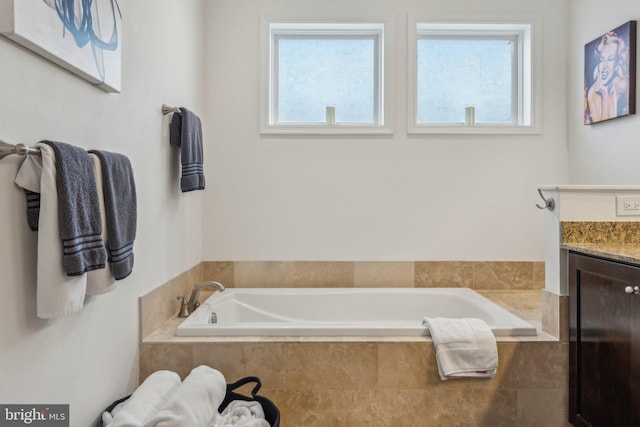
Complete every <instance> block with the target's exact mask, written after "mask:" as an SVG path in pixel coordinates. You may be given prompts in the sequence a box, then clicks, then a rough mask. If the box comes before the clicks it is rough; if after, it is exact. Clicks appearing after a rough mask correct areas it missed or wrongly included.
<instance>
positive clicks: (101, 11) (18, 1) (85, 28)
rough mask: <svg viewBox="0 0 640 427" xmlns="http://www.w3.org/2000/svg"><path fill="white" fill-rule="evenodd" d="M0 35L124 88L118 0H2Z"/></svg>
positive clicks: (107, 86) (95, 80)
mask: <svg viewBox="0 0 640 427" xmlns="http://www.w3.org/2000/svg"><path fill="white" fill-rule="evenodd" d="M0 34H3V35H5V36H6V37H8V38H10V39H11V40H14V41H15V42H17V43H19V44H21V45H22V46H24V47H26V48H28V49H30V50H32V51H33V52H36V53H37V54H39V55H41V56H43V57H45V58H47V59H48V60H50V61H51V62H53V63H55V64H57V65H59V66H61V67H62V68H64V69H66V70H68V71H70V72H72V73H74V74H76V75H78V76H80V77H82V78H84V79H86V80H87V81H89V82H90V83H92V84H93V85H95V86H98V87H99V88H101V89H103V90H105V91H107V92H120V90H121V58H122V16H121V13H120V7H119V5H118V1H117V0H0Z"/></svg>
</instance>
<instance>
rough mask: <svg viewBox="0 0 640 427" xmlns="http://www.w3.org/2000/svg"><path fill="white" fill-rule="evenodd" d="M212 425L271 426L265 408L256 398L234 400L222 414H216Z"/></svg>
mask: <svg viewBox="0 0 640 427" xmlns="http://www.w3.org/2000/svg"><path fill="white" fill-rule="evenodd" d="M209 426H210V427H270V426H269V422H268V421H267V420H266V419H265V418H264V409H263V408H262V405H261V404H260V402H256V401H255V400H249V401H246V400H234V401H233V402H231V403H229V405H227V407H226V408H224V410H223V411H222V413H221V414H216V415H215V416H214V418H213V421H212V422H211V424H210V425H209Z"/></svg>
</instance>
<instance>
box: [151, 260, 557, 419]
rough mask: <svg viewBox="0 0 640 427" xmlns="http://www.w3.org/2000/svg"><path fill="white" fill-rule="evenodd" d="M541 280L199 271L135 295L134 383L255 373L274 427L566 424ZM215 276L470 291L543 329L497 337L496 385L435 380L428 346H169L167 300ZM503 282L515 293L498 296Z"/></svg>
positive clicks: (494, 269)
mask: <svg viewBox="0 0 640 427" xmlns="http://www.w3.org/2000/svg"><path fill="white" fill-rule="evenodd" d="M543 276H544V266H543V265H542V263H529V262H498V263H491V262H415V263H413V262H337V263H335V262H297V261H296V262H205V263H202V264H201V265H199V266H196V267H194V269H192V270H191V271H189V272H187V273H185V274H183V275H181V276H180V277H178V278H176V279H174V280H172V281H171V282H169V283H167V284H166V285H164V286H162V287H161V288H159V289H157V290H155V291H153V292H152V293H150V294H148V295H146V296H144V297H143V298H141V318H142V330H143V331H145V333H144V334H143V335H142V336H143V341H142V343H141V350H140V380H141V381H142V380H144V379H145V378H146V377H147V376H148V375H149V374H150V373H152V372H154V371H156V370H158V369H171V370H175V371H176V372H178V373H179V374H180V375H182V376H183V377H184V376H185V375H186V374H188V372H189V371H190V370H191V368H192V367H194V366H197V365H199V364H203V363H204V364H208V365H210V366H214V367H216V368H217V369H219V370H220V371H221V372H223V373H224V375H225V376H226V378H227V379H228V381H233V380H235V379H237V378H239V377H242V376H245V375H257V376H259V377H260V378H261V379H262V381H263V389H262V390H263V392H264V394H265V395H266V396H268V397H270V398H271V399H273V400H274V401H275V402H276V404H277V405H278V406H279V407H280V409H281V411H282V423H281V425H282V426H283V427H299V426H305V427H307V426H308V427H313V426H323V427H326V426H344V427H358V426H367V427H370V426H385V427H388V426H407V427H413V426H423V425H424V426H474V427H476V426H492V427H493V426H539V425H553V426H565V425H568V424H567V422H566V421H565V420H566V419H567V398H566V389H567V387H566V377H567V374H566V366H567V363H566V357H567V356H566V355H567V351H566V343H560V342H558V341H557V340H556V339H554V338H553V337H552V336H550V335H548V334H546V333H544V332H541V331H540V329H541V325H542V319H541V300H540V289H541V288H542V287H543V286H544V277H543ZM213 279H215V280H218V281H221V282H222V283H224V284H225V285H226V286H232V287H233V286H235V287H261V286H265V287H274V286H287V287H314V286H336V287H338V286H340V287H344V286H347V287H349V286H353V287H373V286H380V287H394V286H396V287H413V286H416V287H426V286H432V287H442V286H445V284H448V285H449V286H459V287H463V286H464V287H472V288H475V289H477V290H478V291H479V292H480V293H481V294H482V295H484V296H486V297H488V298H490V299H491V300H493V301H494V302H496V303H498V304H500V305H502V306H504V307H505V308H507V309H509V310H510V311H513V312H514V313H515V314H517V315H518V316H520V317H522V318H523V319H524V320H526V321H528V322H529V323H532V324H533V325H535V326H536V327H537V328H538V329H539V331H540V332H539V335H538V336H537V337H527V338H526V339H525V338H501V339H500V340H499V342H498V352H499V358H500V367H499V369H498V374H497V376H496V377H495V378H493V379H490V380H470V379H463V380H452V381H441V380H440V379H439V377H438V373H437V366H436V362H435V354H434V350H433V344H432V342H431V340H430V339H429V338H428V337H417V338H410V337H375V338H372V337H331V338H328V337H324V338H323V337H307V338H301V337H279V338H259V337H243V338H200V337H176V336H175V334H174V332H175V327H176V326H177V324H178V323H180V321H181V319H176V318H171V319H170V317H172V316H174V315H175V312H176V311H177V309H178V304H177V301H176V299H175V297H176V295H179V294H182V295H186V294H187V293H188V290H189V289H190V287H192V286H193V285H194V284H196V283H199V282H200V281H203V280H213ZM492 280H493V281H494V282H493V283H495V285H493V286H492V285H490V283H491V281H492ZM509 283H511V284H512V285H514V286H513V287H511V289H516V290H505V289H509V286H508V284H509ZM492 287H494V288H495V289H491V288H492ZM205 297H206V296H205V295H203V296H202V298H205ZM160 298H162V299H163V301H159V299H160ZM170 306H173V309H171V307H170ZM149 310H152V311H155V312H156V314H153V315H152V314H150V313H149ZM159 312H162V314H161V315H160V314H158V313H159ZM163 316H164V319H169V320H167V321H165V322H164V323H163V322H162V319H161V318H162V317H163ZM158 326H160V327H158ZM151 331H153V332H151Z"/></svg>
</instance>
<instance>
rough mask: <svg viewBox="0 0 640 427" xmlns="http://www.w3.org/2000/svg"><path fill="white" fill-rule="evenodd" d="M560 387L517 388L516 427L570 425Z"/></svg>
mask: <svg viewBox="0 0 640 427" xmlns="http://www.w3.org/2000/svg"><path fill="white" fill-rule="evenodd" d="M565 396H566V393H565V392H564V390H562V389H551V390H550V389H523V390H518V427H540V426H554V427H570V426H571V424H570V423H569V420H568V413H567V411H566V408H567V402H566V397H565Z"/></svg>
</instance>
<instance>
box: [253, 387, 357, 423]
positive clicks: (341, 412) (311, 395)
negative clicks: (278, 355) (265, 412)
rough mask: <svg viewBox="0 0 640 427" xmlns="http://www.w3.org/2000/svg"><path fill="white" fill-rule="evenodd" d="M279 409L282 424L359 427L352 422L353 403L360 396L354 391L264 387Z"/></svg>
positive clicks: (266, 394) (266, 393)
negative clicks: (349, 418) (350, 421)
mask: <svg viewBox="0 0 640 427" xmlns="http://www.w3.org/2000/svg"><path fill="white" fill-rule="evenodd" d="M265 396H267V397H269V399H271V400H272V401H273V402H274V403H275V404H276V405H277V406H278V408H279V409H280V427H357V426H358V425H359V424H349V423H348V417H349V416H350V414H351V413H352V412H353V410H354V409H353V408H354V402H358V401H360V399H361V396H359V393H356V392H354V391H353V390H310V389H308V388H305V389H299V390H290V389H288V390H265Z"/></svg>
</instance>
